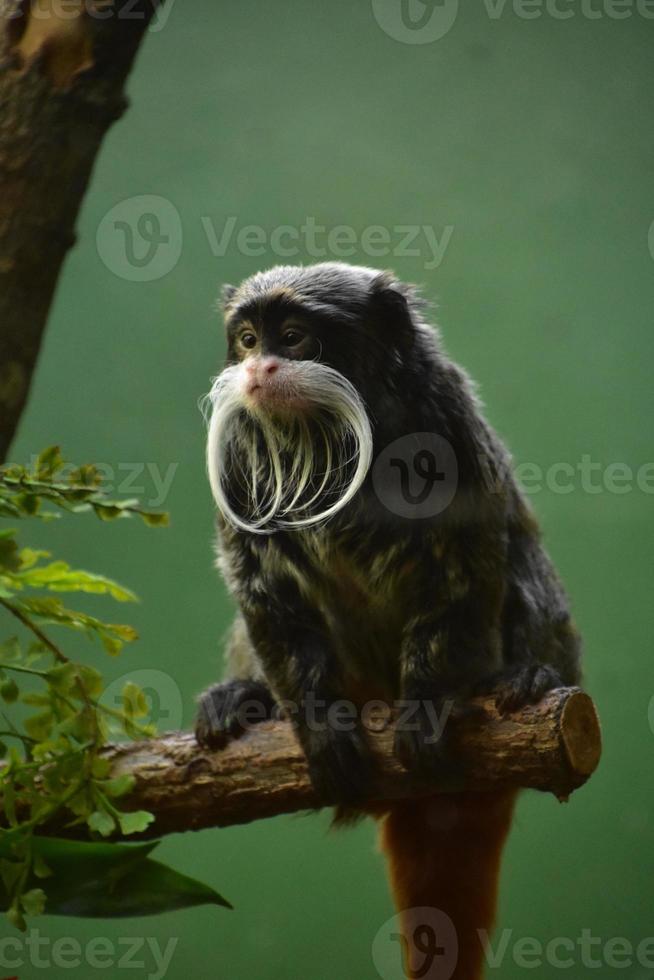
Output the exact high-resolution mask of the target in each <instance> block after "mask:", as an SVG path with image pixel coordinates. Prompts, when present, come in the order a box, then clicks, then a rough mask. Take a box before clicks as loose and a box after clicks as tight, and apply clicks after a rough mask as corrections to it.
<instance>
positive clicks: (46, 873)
mask: <svg viewBox="0 0 654 980" xmlns="http://www.w3.org/2000/svg"><path fill="white" fill-rule="evenodd" d="M32 870H33V872H34V874H35V876H36V877H37V878H50V877H51V876H52V868H51V867H50V866H49V865H48V864H46V862H45V860H44V858H43V856H42V855H41V854H35V855H34V860H33V861H32Z"/></svg>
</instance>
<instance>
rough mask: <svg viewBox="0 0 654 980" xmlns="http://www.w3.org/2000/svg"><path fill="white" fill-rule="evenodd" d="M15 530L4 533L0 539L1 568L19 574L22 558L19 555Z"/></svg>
mask: <svg viewBox="0 0 654 980" xmlns="http://www.w3.org/2000/svg"><path fill="white" fill-rule="evenodd" d="M15 533H16V532H15V531H14V530H12V531H10V532H9V533H4V534H3V535H2V536H1V537H0V568H6V569H8V570H9V571H10V572H17V571H18V569H19V568H20V564H21V563H20V558H19V553H18V542H17V541H16V540H15V538H14V537H13V535H14V534H15Z"/></svg>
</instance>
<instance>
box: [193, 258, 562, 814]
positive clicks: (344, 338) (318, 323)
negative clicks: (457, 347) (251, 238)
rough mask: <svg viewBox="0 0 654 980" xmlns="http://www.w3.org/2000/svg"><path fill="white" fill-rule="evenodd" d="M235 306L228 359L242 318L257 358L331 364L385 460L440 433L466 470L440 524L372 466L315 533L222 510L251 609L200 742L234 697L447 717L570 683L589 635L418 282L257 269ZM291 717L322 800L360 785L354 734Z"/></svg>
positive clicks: (403, 736)
mask: <svg viewBox="0 0 654 980" xmlns="http://www.w3.org/2000/svg"><path fill="white" fill-rule="evenodd" d="M225 303H226V307H225V309H226V321H227V332H228V338H229V350H228V358H227V360H228V363H234V362H235V361H237V360H238V359H239V357H240V356H243V352H241V353H239V351H238V345H237V339H236V338H237V336H238V332H239V329H242V327H243V324H244V323H248V324H250V325H251V326H252V327H253V328H254V330H255V332H257V334H258V336H259V339H260V350H261V351H263V352H264V353H266V352H268V353H276V354H279V355H281V356H292V357H294V356H301V357H307V358H320V359H321V360H323V361H324V362H325V363H327V364H328V365H330V366H331V367H334V368H336V369H337V370H338V371H340V372H341V373H342V374H344V375H345V376H346V377H347V378H348V379H349V380H350V381H351V382H352V383H353V384H354V385H355V386H356V387H357V389H358V390H359V392H360V393H361V394H362V396H363V398H364V401H365V403H366V405H367V408H368V412H369V416H370V419H371V423H372V427H373V436H374V450H375V455H377V453H379V452H380V451H381V450H382V449H384V447H385V446H387V445H388V444H389V443H390V442H392V441H393V440H395V439H397V438H398V437H400V436H403V435H407V434H410V433H415V432H435V433H438V434H439V435H440V436H442V437H444V438H445V439H447V440H448V441H449V443H450V444H451V446H452V447H453V449H454V451H455V454H456V458H457V463H458V470H459V481H458V487H457V492H456V496H455V498H454V500H453V502H452V504H451V505H450V506H449V507H448V508H447V510H446V511H445V512H444V513H442V514H440V515H439V516H438V517H436V518H434V519H433V520H429V521H424V520H423V521H411V520H403V519H401V518H398V517H397V516H395V515H394V514H392V513H390V512H389V511H388V510H387V509H386V508H385V507H384V506H383V505H382V503H380V501H379V500H378V498H377V496H376V494H375V492H374V490H373V487H372V482H371V478H370V475H369V476H368V479H367V481H366V483H365V484H364V486H363V488H362V489H361V491H360V492H359V493H358V494H357V496H356V497H355V499H354V500H353V501H352V502H351V504H349V505H348V506H347V507H346V508H345V509H344V510H343V511H341V512H340V513H339V514H337V515H336V516H335V517H334V518H333V519H332V520H331V521H330V522H329V523H327V524H326V525H324V526H322V527H317V528H310V529H306V530H302V531H300V530H296V531H291V532H289V531H277V532H275V533H272V534H270V535H267V536H261V535H254V534H249V533H244V532H242V531H239V530H235V529H234V528H232V527H231V526H228V525H226V524H225V523H224V521H222V520H220V519H219V564H220V567H221V569H222V571H223V574H224V575H225V578H226V581H227V583H228V586H229V588H230V590H231V592H232V594H233V595H234V597H235V599H236V601H237V603H238V606H239V610H240V612H239V616H238V619H237V623H236V626H235V629H234V633H233V639H232V642H231V644H230V649H229V651H228V655H229V659H230V662H231V665H232V666H231V670H232V673H233V674H235V675H236V677H237V679H238V681H239V684H238V685H237V686H236V687H235V686H234V683H233V682H227V683H226V684H219V685H216V686H214V687H212V688H210V689H209V690H208V691H206V692H205V693H204V695H203V696H202V698H201V701H200V712H199V718H198V723H197V734H198V738H199V739H200V740H201V741H202V742H205V743H212V742H218V743H221V742H222V741H223V740H224V738H225V737H226V736H227V735H229V734H234V733H235V732H236V731H237V730H238V725H236V724H235V723H234V719H233V711H232V710H231V708H232V707H233V704H234V703H235V701H234V699H236V701H238V702H239V703H240V702H242V701H243V700H247V699H248V697H251V699H252V700H258V701H264V702H266V703H267V705H268V707H269V706H270V704H271V703H272V700H273V697H274V698H275V699H278V700H284V701H286V700H289V701H291V702H293V703H294V704H296V705H301V704H302V702H303V701H305V699H306V698H307V696H310V695H313V696H315V697H316V698H318V699H320V700H321V701H324V702H325V704H326V705H329V704H331V703H333V702H334V701H336V700H339V699H341V698H347V699H350V700H352V701H354V702H355V703H357V704H359V705H360V704H361V703H362V702H364V701H366V700H368V699H372V698H377V697H381V698H384V699H386V700H389V701H396V700H398V699H415V700H416V701H418V702H421V703H422V704H424V702H425V701H426V700H429V701H432V702H433V703H434V704H435V705H436V707H437V710H438V708H439V707H441V706H442V705H443V704H444V702H445V701H453V702H454V704H455V706H462V705H463V704H464V702H465V700H466V699H467V698H469V697H470V696H471V695H472V694H474V693H476V692H478V691H482V690H491V689H495V688H497V689H498V696H499V697H500V700H501V701H502V702H503V704H504V705H506V706H510V707H515V706H517V705H519V704H521V703H524V702H527V701H533V700H537V699H539V698H540V697H541V695H542V694H543V693H544V691H545V690H547V689H549V688H551V687H555V686H557V685H561V684H575V683H577V682H578V681H579V641H578V637H577V634H576V632H575V630H574V627H573V625H572V623H571V620H570V615H569V612H568V605H567V602H566V598H565V595H564V593H563V590H562V588H561V585H560V583H559V580H558V578H557V576H556V573H555V571H554V569H553V567H552V564H551V562H550V560H549V558H548V556H547V554H546V552H545V551H544V549H543V547H542V545H541V544H540V540H539V533H538V529H537V525H536V522H535V519H534V517H533V515H532V512H531V510H530V508H529V506H528V504H527V503H526V501H525V500H524V498H523V497H522V495H521V494H520V491H519V490H518V488H517V486H516V484H515V482H514V480H513V477H512V476H511V473H510V469H509V457H508V455H507V453H506V450H505V448H504V446H503V445H502V443H501V441H500V439H499V438H498V436H497V435H496V434H495V433H494V432H493V430H492V429H491V428H490V427H489V425H488V424H487V422H486V421H485V420H484V418H483V416H482V414H481V410H480V406H479V403H478V401H477V399H476V397H475V394H474V390H473V387H472V385H471V383H470V381H469V379H468V378H467V376H466V375H465V373H464V372H463V371H462V370H461V369H460V368H458V367H457V366H455V365H454V364H453V363H452V362H451V361H450V360H449V359H448V358H447V356H446V355H445V354H444V352H443V350H442V348H441V345H440V341H439V339H438V335H437V334H436V332H435V331H433V330H432V329H430V328H428V327H427V325H426V324H425V322H424V320H423V311H424V305H423V304H422V302H421V301H420V300H419V299H418V297H417V295H416V293H415V291H414V290H413V289H412V288H410V287H408V286H406V285H404V284H402V283H399V282H397V281H396V280H395V279H394V278H393V277H392V275H390V274H388V273H377V272H375V271H374V270H371V269H365V268H357V267H353V266H347V265H342V264H338V263H326V264H322V265H316V266H310V267H306V268H302V267H291V266H285V267H277V268H274V269H271V270H270V271H268V272H264V273H260V274H258V275H255V276H253V277H252V278H251V279H248V280H247V281H246V282H245V283H243V284H242V285H241V286H240V287H239V288H238V289H233V288H231V287H230V288H229V289H228V290H226V292H225ZM289 317H291V318H296V319H297V320H299V321H301V322H302V323H303V324H304V325H305V326H307V327H308V328H309V331H310V334H311V337H312V339H311V340H309V341H307V343H306V344H304V345H303V346H302V348H301V349H300V350H299V351H296V350H293V351H285V350H284V349H283V347H282V345H281V340H280V326H281V324H282V323H283V322H284V321H285V320H287V319H288V318H289ZM249 682H251V685H252V686H251V687H249V686H248V685H249ZM264 684H265V685H266V688H263V687H262V685H264ZM266 689H267V690H269V691H270V692H273V694H272V695H271V696H270V697H268V695H267V694H265V695H264V696H263V697H262V692H263V691H265V690H266ZM226 702H229V704H228V706H227V707H226ZM325 710H326V709H325ZM325 710H323V712H322V718H323V720H324V714H325ZM418 718H419V721H420V725H419V726H418V728H417V730H413V731H404V732H400V733H399V735H398V750H399V752H400V753H401V755H402V757H403V758H404V760H405V761H406V762H407V763H408V764H409V765H411V766H416V767H419V766H421V765H423V764H425V763H426V764H428V765H432V766H433V760H434V756H435V755H438V756H439V757H443V756H444V755H445V754H446V748H447V738H442V739H441V740H440V741H439V742H438V743H436V744H434V743H433V742H431V743H427V742H426V741H425V735H426V734H430V733H431V728H430V723H429V719H428V717H427V716H426V715H425V712H424V709H421V711H420V712H419V715H418ZM294 722H295V724H296V727H297V731H298V735H299V737H300V739H301V742H302V745H303V747H304V749H305V751H306V754H307V757H308V759H309V763H310V767H311V773H312V777H313V779H314V782H315V783H316V786H317V787H318V789H319V790H320V792H321V793H323V794H324V798H325V799H326V800H330V801H336V800H341V801H345V802H352V801H353V800H356V798H357V797H358V796H360V795H361V794H364V793H365V791H366V784H367V781H368V777H369V775H370V763H369V760H368V757H367V751H366V743H365V738H364V737H363V734H362V731H361V729H360V727H358V726H357V727H355V729H354V730H353V731H351V732H339V731H335V730H333V728H332V727H329V726H309V725H308V724H307V723H306V719H305V718H304V716H303V712H302V711H299V712H297V713H296V714H295V715H294ZM312 727H313V728H314V729H315V728H317V727H320V730H319V731H316V730H312ZM446 734H447V732H446Z"/></svg>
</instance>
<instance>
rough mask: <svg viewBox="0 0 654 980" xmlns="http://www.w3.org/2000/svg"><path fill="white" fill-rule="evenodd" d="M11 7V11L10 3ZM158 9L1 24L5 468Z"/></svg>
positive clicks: (52, 7)
mask: <svg viewBox="0 0 654 980" xmlns="http://www.w3.org/2000/svg"><path fill="white" fill-rule="evenodd" d="M5 6H6V5H5ZM156 6H157V0H137V2H136V3H130V4H129V5H128V6H127V7H126V6H125V5H124V4H123V5H119V4H117V3H112V2H109V3H106V2H102V0H66V2H65V3H62V2H61V0H33V2H32V3H31V4H30V2H29V0H18V2H14V3H13V5H9V6H8V9H5V11H4V14H3V15H2V19H1V21H0V23H1V26H0V462H2V461H3V460H5V459H6V456H7V452H8V449H9V446H10V444H11V441H12V439H13V437H14V434H15V431H16V427H17V425H18V421H19V419H20V416H21V413H22V411H23V408H24V406H25V403H26V400H27V396H28V393H29V388H30V382H31V378H32V374H33V372H34V368H35V365H36V360H37V356H38V353H39V348H40V346H41V342H42V338H43V331H44V329H45V324H46V320H47V316H48V311H49V309H50V304H51V302H52V297H53V294H54V291H55V286H56V284H57V279H58V277H59V272H60V269H61V265H62V262H63V260H64V257H65V255H66V253H67V251H68V249H69V248H70V247H71V246H72V245H73V244H74V242H75V224H76V221H77V214H78V212H79V208H80V204H81V201H82V198H83V196H84V193H85V191H86V188H87V185H88V182H89V177H90V175H91V172H92V170H93V164H94V162H95V158H96V156H97V153H98V150H99V147H100V144H101V143H102V140H103V138H104V135H105V133H106V132H107V130H108V129H109V127H110V126H111V124H112V123H113V122H114V120H116V119H118V118H119V116H120V115H121V114H122V113H123V112H124V110H125V108H126V106H127V102H126V99H125V95H124V86H125V79H126V78H127V75H128V73H129V70H130V68H131V66H132V63H133V60H134V56H135V55H136V52H137V50H138V47H139V44H140V43H141V40H142V38H143V35H144V32H145V30H146V28H147V27H148V24H149V22H150V20H151V18H152V15H153V12H154V10H155V9H156Z"/></svg>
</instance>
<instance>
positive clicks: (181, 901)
mask: <svg viewBox="0 0 654 980" xmlns="http://www.w3.org/2000/svg"><path fill="white" fill-rule="evenodd" d="M7 837H8V835H7V834H5V835H4V837H2V836H0V856H2V855H3V854H4V855H6V856H8V855H9V854H10V853H11V850H10V841H9V840H7V839H6V838H7ZM156 846H157V845H156V842H152V843H147V844H108V843H103V842H99V841H98V842H93V843H86V842H78V841H68V840H60V839H58V838H54V837H47V838H46V837H35V838H34V839H33V841H32V851H33V853H35V854H39V855H40V856H41V857H42V858H43V860H44V861H46V862H47V865H48V867H49V868H50V869H51V870H52V872H53V874H52V877H51V878H49V879H48V887H47V909H46V910H47V914H48V915H74V916H88V917H96V918H119V917H125V916H141V915H158V914H159V913H161V912H167V911H172V910H174V909H181V908H191V907H194V906H197V905H219V906H222V907H224V908H231V905H230V904H229V902H227V901H226V900H225V899H224V898H222V896H221V895H219V894H218V893H217V892H216V891H214V889H213V888H210V887H209V886H208V885H204V884H202V883H201V882H199V881H194V880H193V879H192V878H188V877H186V875H182V874H179V873H178V872H177V871H174V870H173V869H172V868H168V867H166V866H165V865H163V864H160V863H159V862H158V861H154V860H152V859H151V858H150V857H149V854H150V853H151V851H152V850H153V848H154V847H156ZM32 884H33V883H32V881H31V880H30V881H29V882H28V885H30V886H32ZM8 905H9V900H8V896H7V894H6V891H4V892H3V889H1V888H0V910H4V909H7V907H8ZM14 924H16V923H14Z"/></svg>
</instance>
